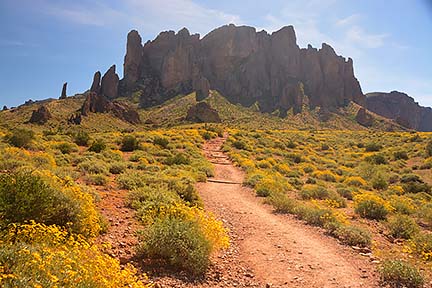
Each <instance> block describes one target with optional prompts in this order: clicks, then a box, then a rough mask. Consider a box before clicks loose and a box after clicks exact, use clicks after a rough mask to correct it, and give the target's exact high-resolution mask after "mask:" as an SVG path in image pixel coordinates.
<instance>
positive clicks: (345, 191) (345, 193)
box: [336, 187, 353, 200]
mask: <svg viewBox="0 0 432 288" xmlns="http://www.w3.org/2000/svg"><path fill="white" fill-rule="evenodd" d="M336 192H337V193H338V194H339V195H340V196H342V197H344V198H345V199H348V200H352V199H353V192H352V190H351V189H349V188H343V187H341V188H337V189H336Z"/></svg>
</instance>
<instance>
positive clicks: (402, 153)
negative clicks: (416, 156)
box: [393, 151, 408, 160]
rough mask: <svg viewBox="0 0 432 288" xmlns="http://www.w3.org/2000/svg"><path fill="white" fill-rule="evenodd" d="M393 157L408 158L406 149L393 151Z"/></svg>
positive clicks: (396, 158) (397, 158) (398, 158)
mask: <svg viewBox="0 0 432 288" xmlns="http://www.w3.org/2000/svg"><path fill="white" fill-rule="evenodd" d="M393 157H394V159H395V160H408V154H407V152H406V151H395V152H394V153H393Z"/></svg>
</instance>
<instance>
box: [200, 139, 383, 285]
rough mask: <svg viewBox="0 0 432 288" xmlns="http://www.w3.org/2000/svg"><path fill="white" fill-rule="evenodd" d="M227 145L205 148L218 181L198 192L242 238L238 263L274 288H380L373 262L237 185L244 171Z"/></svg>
mask: <svg viewBox="0 0 432 288" xmlns="http://www.w3.org/2000/svg"><path fill="white" fill-rule="evenodd" d="M223 141H224V139H223V138H218V139H214V140H211V141H209V142H207V143H206V144H205V145H204V153H205V155H206V157H207V158H208V159H209V160H210V161H211V162H212V163H214V166H215V177H214V179H210V181H208V182H207V183H199V184H198V187H197V188H198V189H199V191H200V194H201V197H202V198H203V200H204V203H205V207H206V209H207V210H210V211H213V212H214V213H215V214H216V215H217V216H218V217H219V218H220V219H222V220H223V221H224V222H225V223H227V225H228V226H229V227H230V228H231V229H232V230H233V231H232V233H233V234H234V235H237V237H236V239H235V241H234V245H235V246H236V251H237V253H238V256H237V261H238V262H239V263H243V264H242V265H246V266H247V267H248V269H250V271H251V275H253V277H254V279H255V280H256V281H259V282H260V283H263V284H261V285H266V286H271V287H378V284H377V283H376V273H375V269H374V267H373V265H372V264H370V263H369V262H368V259H366V258H363V257H362V256H359V255H358V254H356V253H355V252H354V251H353V250H352V249H351V248H349V247H346V246H343V245H340V244H339V243H338V242H337V241H336V240H335V239H333V238H330V237H327V236H325V235H323V231H321V230H320V229H318V228H315V227H310V226H307V225H305V224H303V223H302V222H300V221H298V220H296V219H294V218H293V217H291V216H287V215H275V214H273V213H272V210H271V207H269V206H268V205H264V204H262V201H261V199H259V198H257V197H255V196H254V192H253V191H252V190H251V189H249V188H246V187H242V185H241V184H233V183H242V182H243V179H244V173H243V172H242V171H241V170H240V169H239V168H237V167H235V166H233V165H232V163H231V162H230V161H229V160H228V159H227V157H226V155H225V154H224V153H223V152H222V151H221V150H220V146H221V145H222V143H223ZM212 180H216V182H211V181H212ZM220 182H233V183H229V184H227V183H220ZM223 286H224V285H222V286H220V287H223ZM239 286H244V285H239ZM225 287H228V286H225ZM229 287H232V286H229Z"/></svg>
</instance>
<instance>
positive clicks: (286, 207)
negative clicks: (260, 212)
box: [267, 193, 296, 214]
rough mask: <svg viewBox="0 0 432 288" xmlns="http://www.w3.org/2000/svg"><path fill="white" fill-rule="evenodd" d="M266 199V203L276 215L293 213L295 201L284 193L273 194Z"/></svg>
mask: <svg viewBox="0 0 432 288" xmlns="http://www.w3.org/2000/svg"><path fill="white" fill-rule="evenodd" d="M267 199H268V200H267V203H268V204H270V205H272V206H273V207H274V208H275V212H276V213H283V214H291V213H293V212H294V207H295V206H296V203H295V200H293V199H291V198H289V197H288V195H286V194H284V193H274V194H272V195H271V196H270V197H269V198H267Z"/></svg>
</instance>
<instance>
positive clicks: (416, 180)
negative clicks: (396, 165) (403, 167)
mask: <svg viewBox="0 0 432 288" xmlns="http://www.w3.org/2000/svg"><path fill="white" fill-rule="evenodd" d="M400 182H401V183H402V188H403V189H404V191H405V193H419V192H427V193H429V192H430V191H431V187H430V186H429V185H428V184H427V183H425V182H424V181H423V180H422V179H421V178H420V176H418V175H416V174H405V175H403V176H402V177H401V179H400Z"/></svg>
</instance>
